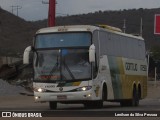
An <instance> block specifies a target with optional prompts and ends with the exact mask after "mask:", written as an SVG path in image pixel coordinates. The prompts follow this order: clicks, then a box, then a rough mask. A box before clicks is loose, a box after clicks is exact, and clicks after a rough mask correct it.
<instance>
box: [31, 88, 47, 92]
mask: <svg viewBox="0 0 160 120" xmlns="http://www.w3.org/2000/svg"><path fill="white" fill-rule="evenodd" d="M34 91H35V92H45V91H46V90H45V89H42V88H35V89H34Z"/></svg>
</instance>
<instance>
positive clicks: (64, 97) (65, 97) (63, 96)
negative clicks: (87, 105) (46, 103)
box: [57, 95, 67, 100]
mask: <svg viewBox="0 0 160 120" xmlns="http://www.w3.org/2000/svg"><path fill="white" fill-rule="evenodd" d="M57 99H59V100H65V99H67V96H66V95H58V96H57Z"/></svg>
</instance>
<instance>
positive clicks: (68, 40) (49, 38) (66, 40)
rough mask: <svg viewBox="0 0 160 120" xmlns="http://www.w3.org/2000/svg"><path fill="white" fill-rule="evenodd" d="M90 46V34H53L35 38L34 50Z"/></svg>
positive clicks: (40, 35)
mask: <svg viewBox="0 0 160 120" xmlns="http://www.w3.org/2000/svg"><path fill="white" fill-rule="evenodd" d="M90 45H91V34H90V33H89V32H81V33H78V32H77V33H53V34H39V35H37V36H36V42H35V48H60V47H61V48H63V47H84V46H90Z"/></svg>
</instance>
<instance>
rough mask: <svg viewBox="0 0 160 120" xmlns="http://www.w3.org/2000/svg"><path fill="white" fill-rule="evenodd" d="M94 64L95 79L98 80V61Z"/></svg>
mask: <svg viewBox="0 0 160 120" xmlns="http://www.w3.org/2000/svg"><path fill="white" fill-rule="evenodd" d="M92 64H93V77H94V78H96V77H97V74H98V65H97V59H96V61H95V62H94V63H92Z"/></svg>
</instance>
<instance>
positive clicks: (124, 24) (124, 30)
mask: <svg viewBox="0 0 160 120" xmlns="http://www.w3.org/2000/svg"><path fill="white" fill-rule="evenodd" d="M123 32H124V33H126V20H125V19H124V23H123Z"/></svg>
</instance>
